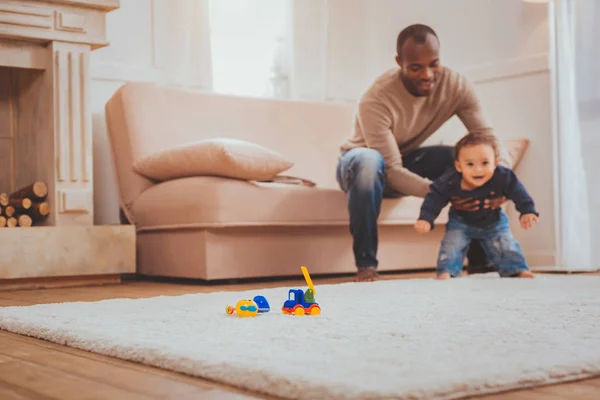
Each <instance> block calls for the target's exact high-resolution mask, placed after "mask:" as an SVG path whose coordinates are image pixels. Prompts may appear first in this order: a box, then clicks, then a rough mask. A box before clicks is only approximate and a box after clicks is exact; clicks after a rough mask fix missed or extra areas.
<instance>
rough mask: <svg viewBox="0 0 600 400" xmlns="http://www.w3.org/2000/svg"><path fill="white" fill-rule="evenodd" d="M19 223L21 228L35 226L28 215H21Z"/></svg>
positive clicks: (18, 219)
mask: <svg viewBox="0 0 600 400" xmlns="http://www.w3.org/2000/svg"><path fill="white" fill-rule="evenodd" d="M17 221H18V222H19V226H31V225H33V219H31V217H30V216H29V215H26V214H23V215H19V218H17Z"/></svg>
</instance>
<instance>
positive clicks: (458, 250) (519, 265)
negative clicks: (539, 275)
mask: <svg viewBox="0 0 600 400" xmlns="http://www.w3.org/2000/svg"><path fill="white" fill-rule="evenodd" d="M471 239H479V240H480V243H481V245H482V247H483V249H484V251H485V252H486V254H487V256H488V258H489V259H490V260H491V261H492V262H493V263H494V264H495V265H496V266H497V267H498V272H499V273H500V276H502V277H508V276H515V275H517V274H518V273H519V272H521V271H529V267H528V266H527V262H526V261H525V257H524V256H523V251H522V250H521V246H520V245H519V243H518V242H517V241H516V240H515V238H514V237H513V235H512V232H511V230H510V226H509V224H508V217H507V216H506V214H505V213H504V210H501V213H500V220H499V221H498V222H496V223H494V224H492V225H489V226H486V227H484V228H478V227H475V226H471V225H467V224H466V223H465V222H464V220H463V219H462V218H461V217H460V216H459V215H457V214H456V213H454V212H452V210H451V211H450V214H449V220H448V223H447V224H446V233H445V235H444V238H443V240H442V245H441V248H440V253H439V255H438V262H437V271H436V273H437V274H438V275H439V274H442V273H444V272H447V273H449V274H450V276H452V277H456V276H458V275H460V272H461V271H462V267H463V262H464V259H465V255H466V253H467V250H468V249H469V243H470V242H471Z"/></svg>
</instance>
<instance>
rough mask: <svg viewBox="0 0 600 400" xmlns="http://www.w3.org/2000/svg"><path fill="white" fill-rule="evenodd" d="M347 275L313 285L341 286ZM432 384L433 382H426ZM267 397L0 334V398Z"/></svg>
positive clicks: (593, 390) (587, 389)
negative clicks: (337, 284) (333, 284)
mask: <svg viewBox="0 0 600 400" xmlns="http://www.w3.org/2000/svg"><path fill="white" fill-rule="evenodd" d="M432 276H433V275H432V274H430V273H420V274H394V275H384V276H383V279H407V278H415V277H432ZM348 280H349V277H341V278H340V277H336V278H328V279H318V281H317V280H316V279H315V282H318V283H320V284H323V283H338V282H346V281H348ZM297 285H300V286H302V285H304V281H303V280H301V279H299V280H290V281H275V282H256V283H244V284H237V285H236V284H227V285H226V284H223V285H206V284H182V283H160V282H148V281H130V282H125V283H122V284H119V285H114V284H113V285H107V286H100V287H78V288H63V289H59V288H57V289H45V290H29V291H26V290H19V291H0V306H15V305H32V304H42V303H55V302H66V301H96V300H102V299H110V298H143V297H154V296H158V295H167V296H168V295H172V296H175V295H180V294H186V293H201V292H213V291H238V290H247V289H249V290H251V289H260V288H265V287H277V286H285V287H293V286H297ZM432 379H435V378H433V377H432ZM84 398H85V399H119V400H128V399H159V398H160V399H166V398H170V399H223V400H229V399H257V398H258V399H270V398H272V397H265V396H261V395H257V394H252V393H245V392H243V391H241V390H238V389H235V388H231V387H228V386H224V385H220V384H216V383H213V382H210V381H207V380H203V379H197V378H192V377H189V376H185V375H181V374H177V373H172V372H169V371H164V370H160V369H157V368H153V367H147V366H144V365H140V364H135V363H131V362H127V361H122V360H119V359H115V358H110V357H105V356H101V355H97V354H94V353H88V352H85V351H80V350H76V349H72V348H69V347H64V346H60V345H56V344H53V343H49V342H45V341H42V340H37V339H32V338H28V337H25V336H20V335H15V334H11V333H7V332H5V331H0V399H2V400H10V399H67V400H68V399H84ZM480 398H485V399H497V400H499V399H502V400H525V399H528V400H530V399H536V400H542V399H548V400H551V399H600V378H596V379H588V380H584V381H579V382H574V383H567V384H561V385H552V386H546V387H541V388H537V389H533V390H522V391H513V392H507V393H502V394H495V395H491V396H482V397H480Z"/></svg>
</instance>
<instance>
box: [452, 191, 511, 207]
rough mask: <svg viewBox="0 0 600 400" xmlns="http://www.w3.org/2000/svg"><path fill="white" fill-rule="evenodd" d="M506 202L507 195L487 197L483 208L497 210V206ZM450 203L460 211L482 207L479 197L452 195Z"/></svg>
mask: <svg viewBox="0 0 600 400" xmlns="http://www.w3.org/2000/svg"><path fill="white" fill-rule="evenodd" d="M490 194H491V195H492V196H493V195H494V194H495V193H494V192H492V193H490ZM505 202H506V197H504V196H502V197H494V198H491V199H485V201H484V202H483V208H491V209H492V210H496V209H497V208H500V207H502V204H504V203H505ZM450 203H452V206H453V207H454V208H455V209H456V210H458V211H477V210H479V208H480V204H481V202H480V201H479V200H477V199H473V198H471V197H469V198H460V197H452V198H451V199H450Z"/></svg>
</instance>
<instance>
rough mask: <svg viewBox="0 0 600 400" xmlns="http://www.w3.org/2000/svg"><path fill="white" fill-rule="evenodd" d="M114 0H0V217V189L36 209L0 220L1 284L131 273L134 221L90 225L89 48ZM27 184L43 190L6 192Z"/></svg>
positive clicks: (99, 40) (101, 38) (99, 43)
mask: <svg viewBox="0 0 600 400" xmlns="http://www.w3.org/2000/svg"><path fill="white" fill-rule="evenodd" d="M118 6H119V1H118V0H45V1H42V0H39V1H38V0H8V1H3V2H1V3H0V207H2V210H3V213H2V214H3V216H4V217H5V218H6V217H8V216H7V215H6V209H7V207H6V206H3V205H2V203H3V198H5V197H7V196H8V197H11V204H10V206H13V209H14V208H19V204H22V203H21V199H22V198H23V197H26V201H28V200H33V202H34V207H35V208H37V209H36V210H33V211H31V210H30V208H31V206H30V207H20V208H19V211H18V212H16V211H15V210H11V211H10V213H14V214H15V216H19V215H25V214H28V215H29V214H30V212H31V216H32V217H33V218H32V222H33V223H32V224H29V223H28V222H27V221H28V219H27V218H25V217H23V218H22V220H23V221H24V222H23V223H21V224H19V223H17V224H15V223H14V222H13V223H11V224H10V225H8V224H6V225H5V226H4V227H0V240H1V241H2V248H3V250H2V254H3V255H4V256H3V257H1V258H0V282H2V281H5V280H10V279H23V278H37V277H73V276H77V277H80V276H98V275H115V274H116V275H118V274H121V273H125V272H134V271H135V230H134V227H132V226H125V225H103V226H96V225H94V203H93V199H94V184H93V169H92V168H93V163H92V161H93V160H92V157H93V155H92V123H91V110H90V96H91V93H90V52H91V51H93V50H95V49H98V48H101V47H104V46H107V45H108V43H107V42H106V40H105V16H106V13H107V12H110V11H111V10H114V9H116V8H118ZM36 185H37V186H36ZM27 187H29V188H28V189H29V190H33V188H34V187H35V188H37V189H38V193H40V190H41V191H46V194H44V195H43V196H39V198H37V199H34V198H31V197H35V196H34V195H30V194H28V195H27V196H20V197H19V196H16V197H15V196H14V193H15V191H17V190H18V189H25V188H27ZM28 193H29V192H28ZM40 203H44V205H43V207H44V209H43V210H44V211H43V212H41V213H40V211H39V208H40V207H42V206H41V205H40ZM27 204H29V203H27ZM10 206H9V207H10ZM27 210H29V211H27ZM36 213H37V214H36ZM40 214H44V215H40ZM0 221H1V219H0ZM0 225H1V224H0ZM29 225H31V226H29ZM26 239H27V240H26ZM107 253H110V254H107Z"/></svg>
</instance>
